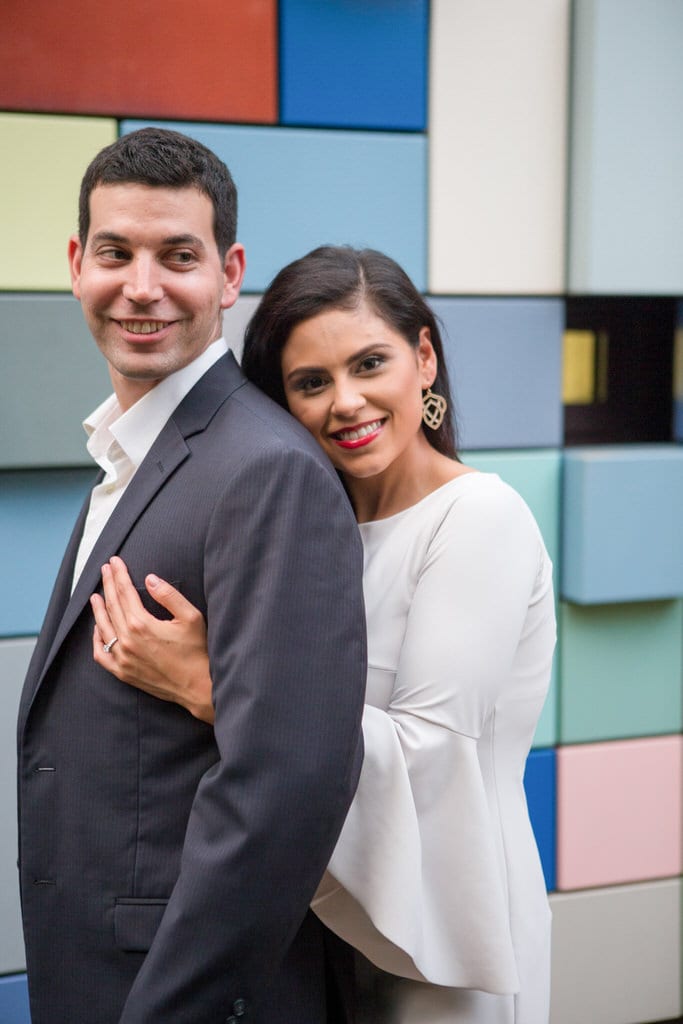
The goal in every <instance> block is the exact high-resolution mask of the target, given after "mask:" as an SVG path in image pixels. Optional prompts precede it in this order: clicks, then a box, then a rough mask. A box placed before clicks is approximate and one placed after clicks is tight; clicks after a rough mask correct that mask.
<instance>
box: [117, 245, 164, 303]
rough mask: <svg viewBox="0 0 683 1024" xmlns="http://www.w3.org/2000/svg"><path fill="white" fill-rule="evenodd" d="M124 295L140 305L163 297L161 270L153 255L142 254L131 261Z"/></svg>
mask: <svg viewBox="0 0 683 1024" xmlns="http://www.w3.org/2000/svg"><path fill="white" fill-rule="evenodd" d="M123 295H124V298H126V299H128V300H129V301H130V302H135V303H136V304H137V305H139V306H146V305H148V304H149V303H150V302H156V301H157V300H159V299H160V298H162V296H163V288H162V285H161V275H160V271H159V268H158V267H157V265H156V263H155V261H154V260H153V259H152V258H151V257H148V256H140V257H138V258H137V259H135V260H133V261H132V262H131V263H130V265H129V267H128V274H127V277H126V281H125V284H124V286H123Z"/></svg>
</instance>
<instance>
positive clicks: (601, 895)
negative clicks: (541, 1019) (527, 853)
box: [550, 878, 683, 1024]
mask: <svg viewBox="0 0 683 1024" xmlns="http://www.w3.org/2000/svg"><path fill="white" fill-rule="evenodd" d="M682 897H683V890H682V887H681V879H680V878H675V879H671V880H668V881H665V882H649V883H646V884H644V885H627V886H617V887H616V888H613V889H596V890H593V891H591V892H580V893H579V892H577V893H567V894H556V895H553V896H551V897H550V904H551V907H552V911H553V945H552V963H553V969H552V988H551V1003H550V1024H643V1021H673V1018H678V1017H679V1014H681V1013H683V1004H682V1001H681V987H680V971H681V954H682V952H683V951H682V950H681V924H682V922H681V905H682V902H681V901H682Z"/></svg>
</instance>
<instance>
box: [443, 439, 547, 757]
mask: <svg viewBox="0 0 683 1024" xmlns="http://www.w3.org/2000/svg"><path fill="white" fill-rule="evenodd" d="M461 456H462V460H463V462H465V463H467V465H470V466H474V467H476V468H477V469H480V470H482V471H483V472H486V473H498V475H499V476H500V477H501V479H502V480H505V482H506V483H508V484H510V486H511V487H514V489H515V490H516V491H518V492H519V493H520V494H521V495H522V497H523V498H524V500H525V501H526V503H527V505H528V506H529V508H530V509H531V511H532V512H533V514H534V516H535V518H536V521H537V523H538V525H539V527H540V529H541V533H542V534H543V539H544V541H545V545H546V547H547V549H548V554H549V555H550V558H551V559H552V562H553V573H554V579H555V593H556V594H558V593H559V573H560V558H559V548H560V544H559V533H560V479H561V472H562V454H561V452H559V451H554V450H551V449H547V450H545V449H544V450H543V451H521V452H518V451H513V452H508V451H502V452H469V451H467V452H462V453H461ZM557 665H558V656H557V652H556V654H555V661H554V663H553V673H552V677H551V680H550V689H549V691H548V696H547V698H546V702H545V706H544V708H543V712H542V714H541V717H540V719H539V722H538V726H537V728H536V735H535V736H534V747H551V746H554V745H555V743H557Z"/></svg>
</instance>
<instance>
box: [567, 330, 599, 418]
mask: <svg viewBox="0 0 683 1024" xmlns="http://www.w3.org/2000/svg"><path fill="white" fill-rule="evenodd" d="M594 400H595V334H594V333H593V331H565V332H564V336H563V339H562V401H563V403H564V405H590V404H591V403H592V402H593V401H594Z"/></svg>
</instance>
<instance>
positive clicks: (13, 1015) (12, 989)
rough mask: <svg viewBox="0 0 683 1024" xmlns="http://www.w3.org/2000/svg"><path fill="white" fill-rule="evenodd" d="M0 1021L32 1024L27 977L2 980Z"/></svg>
mask: <svg viewBox="0 0 683 1024" xmlns="http://www.w3.org/2000/svg"><path fill="white" fill-rule="evenodd" d="M0 1020H3V1021H7V1024H31V1015H30V1012H29V1006H28V986H27V984H26V975H24V974H20V975H14V976H10V977H7V978H0Z"/></svg>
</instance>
